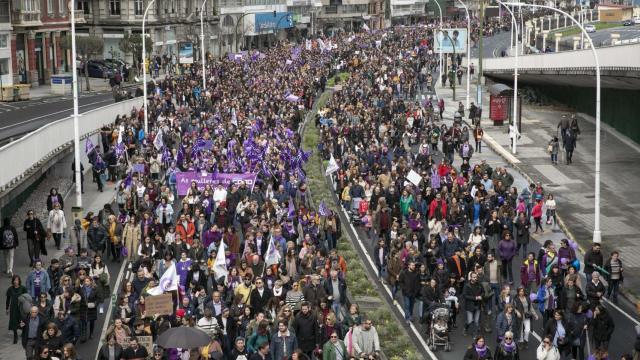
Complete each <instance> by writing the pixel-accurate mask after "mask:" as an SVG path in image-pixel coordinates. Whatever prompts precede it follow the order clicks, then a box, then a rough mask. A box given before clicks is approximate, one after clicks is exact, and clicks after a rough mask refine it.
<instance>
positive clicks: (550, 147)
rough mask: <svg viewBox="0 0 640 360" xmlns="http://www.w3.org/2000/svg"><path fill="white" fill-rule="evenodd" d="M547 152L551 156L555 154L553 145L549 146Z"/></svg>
mask: <svg viewBox="0 0 640 360" xmlns="http://www.w3.org/2000/svg"><path fill="white" fill-rule="evenodd" d="M547 152H548V153H549V154H551V153H552V152H553V145H551V144H549V145H547Z"/></svg>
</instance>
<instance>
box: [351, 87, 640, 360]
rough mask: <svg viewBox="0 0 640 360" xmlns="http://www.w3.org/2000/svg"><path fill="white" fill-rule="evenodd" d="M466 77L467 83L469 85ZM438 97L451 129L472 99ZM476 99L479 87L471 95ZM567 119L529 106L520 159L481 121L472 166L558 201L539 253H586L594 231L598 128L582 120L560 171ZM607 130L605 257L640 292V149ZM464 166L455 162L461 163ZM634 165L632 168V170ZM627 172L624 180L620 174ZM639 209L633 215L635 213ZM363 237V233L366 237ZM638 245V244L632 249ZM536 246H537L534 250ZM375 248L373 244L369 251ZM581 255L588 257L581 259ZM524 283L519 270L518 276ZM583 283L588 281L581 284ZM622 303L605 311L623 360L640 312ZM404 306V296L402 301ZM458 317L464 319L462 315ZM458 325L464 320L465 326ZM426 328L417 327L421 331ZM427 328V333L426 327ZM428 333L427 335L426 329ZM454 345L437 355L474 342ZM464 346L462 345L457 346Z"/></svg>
mask: <svg viewBox="0 0 640 360" xmlns="http://www.w3.org/2000/svg"><path fill="white" fill-rule="evenodd" d="M464 81H465V79H464V78H463V84H464ZM436 91H437V93H438V95H439V96H440V97H442V98H444V99H445V102H446V105H445V118H447V119H448V120H446V121H445V123H448V124H450V123H451V121H450V119H452V117H453V113H454V111H455V110H456V109H457V102H458V101H462V102H463V103H464V99H465V98H466V92H465V89H464V87H458V88H457V89H456V95H457V97H456V102H453V100H452V91H451V90H450V89H449V88H446V89H443V88H440V87H438V88H437V89H436ZM471 92H472V94H473V96H472V100H471V101H474V100H475V99H473V97H474V96H475V89H474V88H473V87H472V90H471ZM488 100H489V99H488V95H487V94H485V98H484V99H483V104H484V105H485V106H483V114H489V108H488V104H489V101H488ZM563 113H566V111H563V110H562V109H558V108H553V107H532V106H528V105H523V108H522V114H523V121H522V137H521V139H520V141H519V142H518V153H517V154H516V155H515V156H514V155H513V154H511V153H510V140H509V137H508V134H507V133H506V128H507V126H506V125H505V126H502V127H497V126H493V125H492V124H491V122H490V121H489V120H488V119H486V118H485V119H483V121H482V124H483V128H484V131H485V138H484V147H483V151H482V153H481V154H478V153H476V154H474V156H473V158H472V159H471V161H472V163H475V162H477V161H479V160H480V159H486V160H487V163H489V164H490V165H491V166H492V167H494V168H495V167H496V166H506V167H507V169H508V171H509V173H511V174H512V175H513V176H514V180H515V181H514V186H516V187H518V189H521V188H522V187H523V186H526V185H527V184H528V183H529V182H531V181H532V180H533V181H541V182H542V185H543V187H544V188H545V189H546V190H547V191H552V192H553V193H554V196H555V199H556V202H557V203H558V214H559V216H560V217H561V219H562V223H561V224H560V226H559V227H558V228H554V229H552V228H550V226H548V225H545V226H544V227H545V231H544V233H542V234H540V235H533V234H532V239H534V240H535V241H533V242H532V244H530V245H529V251H534V252H537V250H538V249H539V247H540V244H542V243H543V242H544V241H545V240H547V239H550V240H553V241H554V242H555V243H556V244H558V243H559V241H560V240H561V239H563V238H569V239H575V240H577V241H578V243H579V244H580V245H581V249H584V248H588V247H589V246H590V243H591V237H592V233H593V208H594V203H593V191H594V190H593V188H594V181H595V180H594V175H593V173H594V169H593V168H594V165H593V163H594V158H595V145H594V143H595V125H594V123H593V122H592V121H590V119H589V118H588V117H587V116H586V115H584V114H580V115H581V116H580V120H579V126H580V130H581V134H580V137H579V139H578V147H577V149H576V152H575V153H574V156H573V164H571V165H564V163H562V160H564V159H563V158H562V157H560V158H559V160H560V165H557V166H554V165H551V161H550V158H549V155H547V153H546V146H547V142H548V141H549V139H550V138H551V136H552V135H553V134H555V131H556V126H557V123H558V121H559V119H560V117H561V114H563ZM603 128H604V129H603V132H602V152H601V154H602V172H601V174H602V199H603V200H602V208H601V211H602V216H601V228H602V233H603V240H602V243H603V252H604V253H605V254H608V253H610V252H611V251H612V250H613V249H617V250H619V251H620V254H621V259H622V261H623V263H624V267H625V270H626V271H625V285H624V288H625V291H627V294H628V295H633V294H629V291H633V289H636V290H637V289H639V288H640V278H638V277H636V276H634V274H636V273H637V271H638V270H639V269H638V267H640V248H639V247H638V246H637V242H638V241H639V240H640V235H638V232H637V230H635V229H634V226H633V225H634V224H637V223H638V222H639V221H640V212H639V211H637V209H638V208H640V193H639V192H640V190H638V189H637V188H636V187H634V186H633V185H634V184H635V183H636V181H637V179H639V178H640V170H638V169H636V168H634V167H633V166H632V164H634V163H635V162H637V160H638V159H640V149H639V147H638V146H637V144H635V143H633V142H631V141H630V140H629V139H627V138H625V137H624V136H623V135H621V134H617V133H616V132H615V131H613V130H612V129H610V128H608V127H603ZM459 161H460V160H459V159H458V158H457V157H456V160H455V162H454V166H456V165H458V164H456V162H459ZM630 165H631V166H630ZM621 169H624V170H625V172H624V174H625V175H627V176H620V170H621ZM634 210H635V211H634ZM360 236H364V234H362V233H360ZM634 243H635V244H636V245H635V246H634ZM532 245H533V248H532ZM370 247H371V248H372V246H370ZM578 256H579V258H581V257H582V252H581V253H580V254H579V255H578ZM514 276H515V277H516V278H517V280H516V284H519V271H515V270H514ZM583 281H584V278H583ZM628 298H629V299H630V300H631V301H629V299H624V298H623V299H622V300H620V303H619V304H618V305H614V304H611V303H609V302H608V301H607V303H606V306H607V308H608V310H609V312H610V314H611V315H612V317H613V320H614V322H615V324H616V330H615V332H614V334H613V338H612V340H611V345H610V347H609V351H610V353H609V356H610V357H611V358H613V359H617V358H619V357H620V356H621V355H622V354H624V353H625V352H629V351H630V350H631V344H633V342H634V341H635V332H634V331H633V330H634V326H635V325H640V321H639V320H640V318H639V317H638V313H637V311H636V307H635V304H636V303H637V301H636V300H635V298H634V297H633V296H628ZM396 300H398V302H401V298H398V299H396ZM459 318H461V317H460V316H459ZM458 323H459V325H461V324H462V320H459V322H458ZM420 326H421V325H418V327H420ZM541 326H542V325H541V321H537V322H535V321H534V322H533V324H532V330H534V333H533V335H532V338H531V340H530V346H529V349H528V350H526V351H525V352H524V355H525V356H524V357H521V358H525V359H533V358H535V348H536V347H537V346H538V345H539V336H540V335H541V334H540V329H541ZM422 330H424V329H422ZM423 332H424V331H423ZM454 334H455V335H454V337H453V338H454V339H456V344H454V347H453V350H452V353H451V354H450V355H449V354H446V353H442V354H439V355H438V356H442V358H446V359H460V358H462V356H463V354H464V350H465V349H466V347H467V346H468V344H470V343H471V337H466V338H465V339H464V340H462V334H461V330H460V326H459V329H457V330H456V331H455V332H454ZM487 337H488V338H489V344H490V346H492V349H493V348H495V336H494V335H489V336H487ZM458 344H460V345H458Z"/></svg>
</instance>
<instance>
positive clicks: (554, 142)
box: [547, 136, 560, 165]
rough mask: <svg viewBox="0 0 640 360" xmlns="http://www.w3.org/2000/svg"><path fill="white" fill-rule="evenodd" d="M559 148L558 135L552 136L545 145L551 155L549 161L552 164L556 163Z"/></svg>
mask: <svg viewBox="0 0 640 360" xmlns="http://www.w3.org/2000/svg"><path fill="white" fill-rule="evenodd" d="M559 149H560V143H559V141H558V137H557V136H554V137H553V139H551V141H549V144H548V145H547V152H548V153H549V155H551V163H552V164H553V165H558V150H559Z"/></svg>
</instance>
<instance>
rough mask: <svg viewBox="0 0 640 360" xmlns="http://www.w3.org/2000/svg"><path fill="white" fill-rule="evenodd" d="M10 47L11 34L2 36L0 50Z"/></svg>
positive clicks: (0, 37) (0, 35) (0, 36)
mask: <svg viewBox="0 0 640 360" xmlns="http://www.w3.org/2000/svg"><path fill="white" fill-rule="evenodd" d="M8 47H9V34H0V49H6V48H8Z"/></svg>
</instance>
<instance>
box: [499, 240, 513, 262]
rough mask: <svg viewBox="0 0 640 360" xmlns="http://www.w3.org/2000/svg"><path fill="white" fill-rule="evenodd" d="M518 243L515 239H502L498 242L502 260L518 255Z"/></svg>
mask: <svg viewBox="0 0 640 360" xmlns="http://www.w3.org/2000/svg"><path fill="white" fill-rule="evenodd" d="M516 252H517V244H516V242H515V241H513V240H504V239H502V240H500V242H499V243H498V256H500V259H501V260H505V261H506V260H511V259H512V258H513V257H514V256H516Z"/></svg>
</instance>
